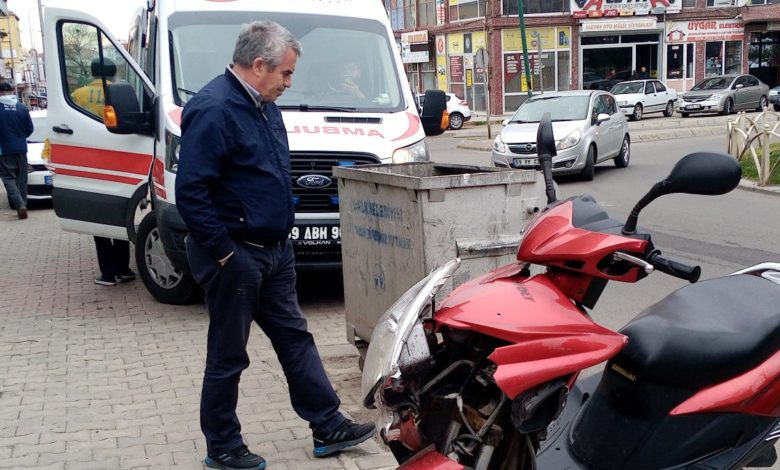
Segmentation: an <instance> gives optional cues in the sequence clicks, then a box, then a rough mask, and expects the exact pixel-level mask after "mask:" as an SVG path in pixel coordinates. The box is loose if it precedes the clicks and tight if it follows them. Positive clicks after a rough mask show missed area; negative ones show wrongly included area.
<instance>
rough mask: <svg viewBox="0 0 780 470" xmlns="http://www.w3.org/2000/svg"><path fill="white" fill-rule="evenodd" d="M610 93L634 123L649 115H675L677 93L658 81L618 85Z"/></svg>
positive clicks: (633, 81)
mask: <svg viewBox="0 0 780 470" xmlns="http://www.w3.org/2000/svg"><path fill="white" fill-rule="evenodd" d="M610 93H612V94H613V95H615V99H616V100H617V102H618V107H619V108H620V110H621V111H623V112H624V113H625V114H626V116H628V117H629V118H630V119H631V120H632V121H639V120H640V119H642V116H644V115H645V114H648V113H664V116H666V117H671V116H672V115H674V107H675V103H677V91H675V90H673V89H671V88H667V87H666V85H664V84H663V83H661V82H660V81H658V80H632V81H629V82H622V83H618V84H617V85H615V86H614V87H612V90H610Z"/></svg>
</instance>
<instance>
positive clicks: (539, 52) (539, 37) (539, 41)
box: [533, 31, 544, 94]
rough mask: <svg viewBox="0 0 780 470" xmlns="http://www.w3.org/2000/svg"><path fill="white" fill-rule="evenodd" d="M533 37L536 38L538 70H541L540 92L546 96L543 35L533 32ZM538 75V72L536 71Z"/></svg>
mask: <svg viewBox="0 0 780 470" xmlns="http://www.w3.org/2000/svg"><path fill="white" fill-rule="evenodd" d="M533 37H534V38H536V61H537V62H538V64H539V65H538V66H537V68H538V69H539V91H540V92H541V94H544V65H543V62H542V33H540V32H539V31H534V32H533ZM534 73H536V71H534Z"/></svg>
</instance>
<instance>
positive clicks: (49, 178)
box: [43, 175, 54, 186]
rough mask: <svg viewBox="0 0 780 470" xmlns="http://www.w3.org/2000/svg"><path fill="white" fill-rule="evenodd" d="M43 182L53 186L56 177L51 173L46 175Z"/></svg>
mask: <svg viewBox="0 0 780 470" xmlns="http://www.w3.org/2000/svg"><path fill="white" fill-rule="evenodd" d="M43 184H45V185H46V186H52V185H53V184H54V178H53V177H52V176H51V175H46V176H44V177H43Z"/></svg>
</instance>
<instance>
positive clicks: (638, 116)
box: [631, 103, 642, 121]
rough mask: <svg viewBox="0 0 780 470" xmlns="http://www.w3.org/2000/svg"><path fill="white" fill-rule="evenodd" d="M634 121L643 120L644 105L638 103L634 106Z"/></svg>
mask: <svg viewBox="0 0 780 470" xmlns="http://www.w3.org/2000/svg"><path fill="white" fill-rule="evenodd" d="M631 120H632V121H641V120H642V103H637V104H636V105H634V113H633V114H632V115H631Z"/></svg>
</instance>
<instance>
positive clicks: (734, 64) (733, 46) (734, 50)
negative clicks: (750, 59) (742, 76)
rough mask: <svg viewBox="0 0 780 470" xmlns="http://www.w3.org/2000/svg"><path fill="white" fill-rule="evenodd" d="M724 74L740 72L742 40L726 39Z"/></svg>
mask: <svg viewBox="0 0 780 470" xmlns="http://www.w3.org/2000/svg"><path fill="white" fill-rule="evenodd" d="M725 62H726V63H725V68H724V70H723V72H724V73H726V74H738V73H742V41H726V60H725Z"/></svg>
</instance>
